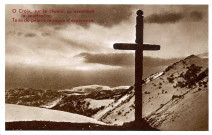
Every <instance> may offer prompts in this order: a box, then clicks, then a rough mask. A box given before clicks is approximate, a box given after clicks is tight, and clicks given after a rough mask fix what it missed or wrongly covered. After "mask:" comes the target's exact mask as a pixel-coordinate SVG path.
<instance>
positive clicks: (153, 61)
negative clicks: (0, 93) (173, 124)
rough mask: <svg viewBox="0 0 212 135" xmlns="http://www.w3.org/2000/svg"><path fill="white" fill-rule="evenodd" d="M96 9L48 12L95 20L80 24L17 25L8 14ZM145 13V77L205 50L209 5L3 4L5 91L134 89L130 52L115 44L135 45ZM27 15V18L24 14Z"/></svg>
mask: <svg viewBox="0 0 212 135" xmlns="http://www.w3.org/2000/svg"><path fill="white" fill-rule="evenodd" d="M13 9H16V10H17V11H18V10H19V9H24V10H27V9H28V10H31V11H34V10H43V9H45V10H48V11H49V10H52V9H53V10H65V11H66V10H94V13H90V14H88V13H79V14H68V13H64V14H60V13H56V14H51V16H52V18H53V19H67V18H70V19H93V20H94V22H90V23H88V22H86V23H85V22H84V23H47V22H46V23H36V22H34V23H19V22H18V23H15V22H13V21H12V18H17V19H18V18H19V19H21V15H20V14H19V13H13V12H12V10H13ZM138 9H142V10H143V12H144V43H150V44H158V45H160V46H161V50H160V51H144V66H143V72H144V76H143V78H145V77H147V76H149V75H151V74H153V73H155V72H160V71H163V70H164V69H165V68H166V67H167V66H168V65H170V64H172V63H173V62H176V61H178V60H180V59H184V58H185V57H187V56H189V55H192V54H195V55H198V54H204V53H207V52H208V6H207V5H6V15H5V16H6V17H5V22H6V26H5V27H6V31H5V36H6V43H5V44H6V45H5V51H6V52H5V55H6V63H5V65H6V74H5V81H6V89H10V88H16V87H28V88H29V87H30V88H36V89H66V88H72V87H76V86H82V85H93V84H99V85H107V86H111V87H113V86H120V85H133V84H134V63H135V62H134V57H135V55H134V51H121V50H114V49H113V44H114V43H134V42H135V25H136V11H137V10H138ZM26 15H27V14H26Z"/></svg>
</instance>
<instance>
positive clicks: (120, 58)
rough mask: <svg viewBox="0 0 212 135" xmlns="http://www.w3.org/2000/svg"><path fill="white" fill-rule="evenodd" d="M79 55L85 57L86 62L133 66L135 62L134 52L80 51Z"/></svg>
mask: <svg viewBox="0 0 212 135" xmlns="http://www.w3.org/2000/svg"><path fill="white" fill-rule="evenodd" d="M77 57H82V58H84V61H85V62H86V63H97V64H103V65H110V66H131V65H133V64H134V54H132V53H107V54H106V53H105V54H104V53H103V54H91V53H80V54H79V55H77Z"/></svg>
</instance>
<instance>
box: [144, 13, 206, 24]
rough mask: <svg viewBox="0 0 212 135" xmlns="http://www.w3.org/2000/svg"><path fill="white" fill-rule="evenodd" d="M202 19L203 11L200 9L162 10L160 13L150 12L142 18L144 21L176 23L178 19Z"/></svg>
mask: <svg viewBox="0 0 212 135" xmlns="http://www.w3.org/2000/svg"><path fill="white" fill-rule="evenodd" d="M202 19H203V13H202V12H201V11H191V12H188V13H186V12H179V13H175V12H163V13H160V14H156V13H155V14H151V15H150V16H147V17H145V18H144V22H145V23H157V24H165V23H176V22H179V21H200V20H202Z"/></svg>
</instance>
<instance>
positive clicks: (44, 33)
mask: <svg viewBox="0 0 212 135" xmlns="http://www.w3.org/2000/svg"><path fill="white" fill-rule="evenodd" d="M41 35H42V36H44V37H46V36H51V33H48V32H43V33H42V34H41Z"/></svg>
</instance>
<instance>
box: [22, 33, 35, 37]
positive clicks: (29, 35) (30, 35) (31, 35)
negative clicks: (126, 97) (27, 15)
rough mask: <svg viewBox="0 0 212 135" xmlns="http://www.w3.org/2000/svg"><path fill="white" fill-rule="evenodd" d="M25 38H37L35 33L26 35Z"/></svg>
mask: <svg viewBox="0 0 212 135" xmlns="http://www.w3.org/2000/svg"><path fill="white" fill-rule="evenodd" d="M24 36H25V37H35V36H36V34H35V33H26V34H25V35H24Z"/></svg>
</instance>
